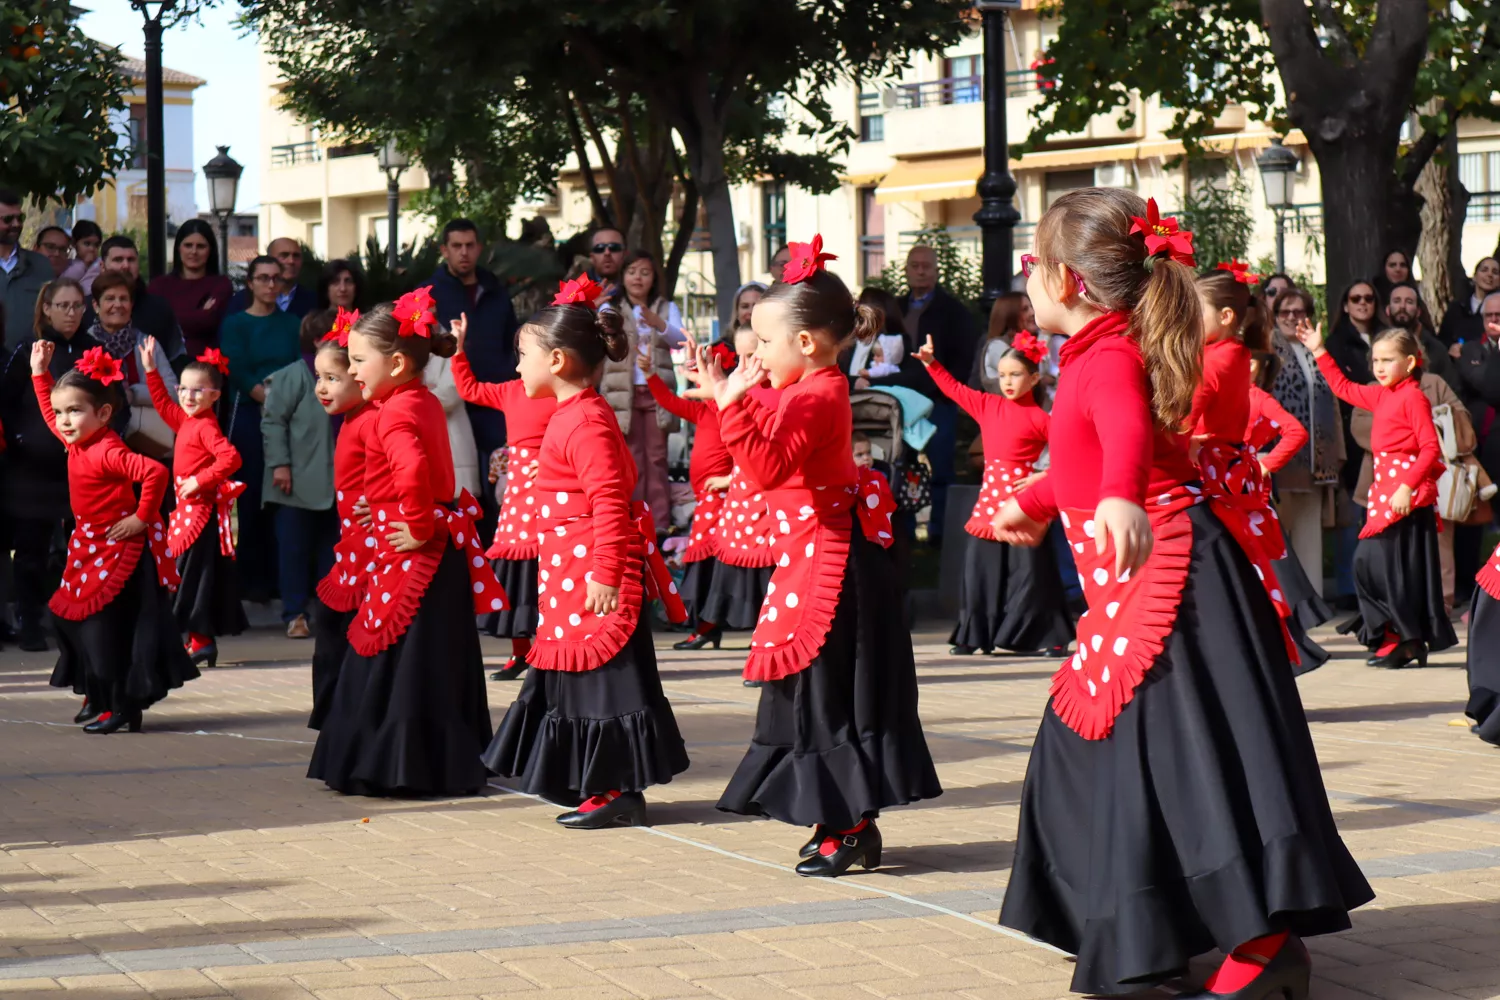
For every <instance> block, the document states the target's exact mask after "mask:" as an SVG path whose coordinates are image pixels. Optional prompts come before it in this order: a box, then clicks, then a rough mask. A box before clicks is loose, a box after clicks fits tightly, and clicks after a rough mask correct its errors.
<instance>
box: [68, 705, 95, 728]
mask: <svg viewBox="0 0 1500 1000" xmlns="http://www.w3.org/2000/svg"><path fill="white" fill-rule="evenodd" d="M97 718H99V710H98V709H97V708H94V707H93V706H92V705H90V704H89V700H88V699H87V698H85V699H83V707H82V708H80V709H79V710H78V714H77V715H75V716H73V725H75V726H81V725H83V724H84V723H85V722H91V721H93V720H94V719H97Z"/></svg>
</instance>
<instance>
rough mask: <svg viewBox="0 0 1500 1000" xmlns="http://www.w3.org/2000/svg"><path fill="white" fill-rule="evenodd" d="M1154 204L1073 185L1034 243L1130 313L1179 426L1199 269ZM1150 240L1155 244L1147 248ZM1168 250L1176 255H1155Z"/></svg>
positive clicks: (1159, 416)
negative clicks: (1195, 280)
mask: <svg viewBox="0 0 1500 1000" xmlns="http://www.w3.org/2000/svg"><path fill="white" fill-rule="evenodd" d="M1155 209H1156V206H1155V203H1154V202H1153V203H1151V204H1149V205H1148V204H1147V203H1146V202H1144V201H1142V200H1141V197H1140V196H1139V195H1137V194H1136V193H1135V192H1133V191H1126V190H1124V189H1121V188H1097V187H1094V188H1082V189H1080V190H1077V191H1070V192H1068V193H1067V194H1065V195H1063V196H1062V197H1060V198H1058V199H1057V201H1055V202H1053V203H1052V207H1051V208H1049V209H1047V212H1046V214H1045V215H1043V216H1042V218H1041V221H1040V222H1038V223H1037V228H1036V246H1037V256H1039V257H1041V258H1042V259H1043V260H1045V261H1050V262H1054V263H1060V264H1064V265H1066V266H1067V267H1068V269H1069V270H1071V271H1072V272H1073V273H1074V274H1075V275H1076V276H1077V277H1079V278H1081V279H1082V280H1083V283H1084V287H1085V288H1086V292H1085V293H1084V294H1085V295H1086V296H1087V298H1088V301H1090V302H1092V303H1094V304H1095V305H1097V306H1099V307H1100V308H1102V309H1105V310H1108V311H1111V312H1116V311H1118V312H1128V313H1130V333H1131V336H1132V337H1134V338H1135V340H1136V343H1137V344H1139V345H1140V349H1141V354H1142V356H1143V357H1144V358H1145V362H1146V377H1147V379H1148V381H1149V382H1150V385H1151V412H1152V414H1153V416H1154V417H1155V418H1156V423H1157V424H1158V426H1160V427H1162V428H1164V429H1167V430H1171V431H1176V430H1177V429H1179V428H1180V426H1181V424H1182V422H1183V420H1184V419H1185V418H1186V417H1187V415H1188V412H1189V411H1190V410H1191V409H1192V407H1193V393H1194V391H1195V390H1196V389H1197V386H1198V380H1199V378H1200V376H1201V375H1202V371H1203V326H1202V321H1201V316H1202V309H1201V306H1200V305H1199V301H1198V289H1197V287H1196V285H1195V284H1194V281H1193V277H1194V273H1193V268H1192V266H1191V265H1190V264H1189V263H1184V262H1183V260H1182V259H1179V258H1181V257H1183V256H1184V254H1183V253H1182V252H1181V251H1180V250H1179V249H1177V248H1179V247H1181V246H1182V244H1184V243H1186V245H1187V247H1188V248H1189V249H1191V234H1188V233H1180V232H1178V231H1177V230H1176V222H1175V221H1174V220H1170V219H1167V220H1162V219H1159V218H1158V217H1157V213H1156V210H1155ZM1143 217H1144V218H1143ZM1137 219H1140V223H1137V222H1136V220H1137ZM1141 223H1144V225H1141ZM1133 227H1134V228H1133ZM1143 233H1144V235H1145V237H1146V239H1142V235H1143ZM1184 237H1185V239H1184ZM1148 242H1152V243H1154V244H1155V245H1156V247H1157V249H1155V250H1153V251H1151V252H1148V250H1147V243H1148ZM1162 249H1168V250H1169V252H1170V253H1171V254H1172V255H1171V256H1166V257H1159V256H1156V255H1155V254H1157V253H1160V252H1161V251H1162ZM1191 259H1192V258H1191V256H1187V260H1189V261H1191ZM773 291H774V289H773Z"/></svg>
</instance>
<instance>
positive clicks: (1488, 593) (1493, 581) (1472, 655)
mask: <svg viewBox="0 0 1500 1000" xmlns="http://www.w3.org/2000/svg"><path fill="white" fill-rule="evenodd" d="M1474 579H1475V582H1476V583H1477V584H1478V586H1476V587H1475V588H1474V600H1473V602H1472V603H1471V604H1470V605H1469V647H1468V674H1469V703H1468V705H1467V706H1466V707H1465V708H1464V714H1465V715H1467V716H1468V717H1469V718H1471V719H1473V720H1474V724H1473V726H1471V727H1470V731H1471V732H1473V733H1474V734H1475V735H1477V736H1478V737H1479V738H1480V739H1482V740H1484V741H1485V742H1486V743H1489V744H1492V745H1494V746H1500V546H1496V548H1495V551H1494V552H1492V553H1491V554H1490V557H1489V559H1488V560H1486V561H1485V564H1484V565H1483V566H1482V567H1481V568H1480V570H1479V573H1478V575H1477V576H1475V578H1474Z"/></svg>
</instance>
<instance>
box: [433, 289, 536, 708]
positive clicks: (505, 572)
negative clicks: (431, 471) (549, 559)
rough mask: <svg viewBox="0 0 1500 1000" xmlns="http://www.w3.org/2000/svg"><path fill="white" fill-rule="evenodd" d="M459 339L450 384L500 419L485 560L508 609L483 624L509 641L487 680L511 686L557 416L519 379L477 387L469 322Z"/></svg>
mask: <svg viewBox="0 0 1500 1000" xmlns="http://www.w3.org/2000/svg"><path fill="white" fill-rule="evenodd" d="M453 332H454V334H455V335H457V337H458V353H457V354H455V355H454V356H453V384H454V385H455V386H457V388H458V394H459V396H460V397H462V398H463V400H464V402H466V403H473V404H475V405H477V406H487V407H489V408H490V409H492V410H499V411H500V412H501V413H503V414H505V438H506V441H507V456H506V468H507V473H506V477H505V496H504V497H502V498H501V500H500V519H499V521H498V522H497V523H496V525H495V540H494V541H493V542H492V543H491V544H490V547H489V550H488V551H486V552H485V556H486V557H487V558H489V559H492V560H494V567H495V576H496V578H497V579H499V581H500V585H501V586H502V587H504V588H505V594H506V597H507V598H509V600H510V607H508V608H506V609H505V610H503V611H496V612H495V613H494V614H491V615H489V616H488V617H487V618H486V619H485V623H484V631H486V632H488V633H489V634H490V635H493V636H496V637H497V638H501V639H509V640H510V659H509V660H507V661H506V663H505V666H504V667H502V668H500V669H499V670H497V671H495V672H494V673H493V674H491V675H490V679H491V680H496V681H513V680H516V679H517V678H519V677H520V676H521V674H522V673H524V672H525V670H526V654H527V653H528V652H530V651H531V639H532V636H534V635H536V616H537V608H538V600H537V592H536V585H537V573H536V571H537V566H536V555H537V548H538V545H539V544H540V539H541V532H540V531H539V530H538V528H537V522H538V521H539V520H540V519H541V513H540V507H539V505H540V504H541V500H540V496H541V494H540V493H539V492H538V491H537V485H536V463H537V456H538V455H539V454H540V453H541V447H542V438H543V436H544V435H545V434H546V433H547V422H548V421H549V420H551V419H552V414H553V412H555V411H556V410H557V401H556V400H555V399H550V398H544V399H532V398H531V397H529V396H527V395H526V387H525V386H524V385H522V384H521V380H520V379H518V378H517V379H511V380H510V381H509V382H501V383H499V384H495V383H491V382H480V381H479V380H478V379H476V378H475V377H474V369H472V368H470V367H469V359H468V357H467V356H465V354H464V336H465V334H466V333H467V332H468V317H467V316H460V317H459V319H458V322H456V323H454V324H453Z"/></svg>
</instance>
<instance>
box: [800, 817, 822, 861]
mask: <svg viewBox="0 0 1500 1000" xmlns="http://www.w3.org/2000/svg"><path fill="white" fill-rule="evenodd" d="M826 836H828V828H827V827H826V826H824V825H823V824H822V823H819V824H818V825H817V826H815V827H813V832H812V836H811V837H809V838H808V841H807V843H805V844H803V845H802V849H801V850H799V851H798V852H797V857H799V858H810V857H812V856H813V855H814V854H817V853H818V845H819V844H821V843H823V838H824V837H826Z"/></svg>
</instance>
